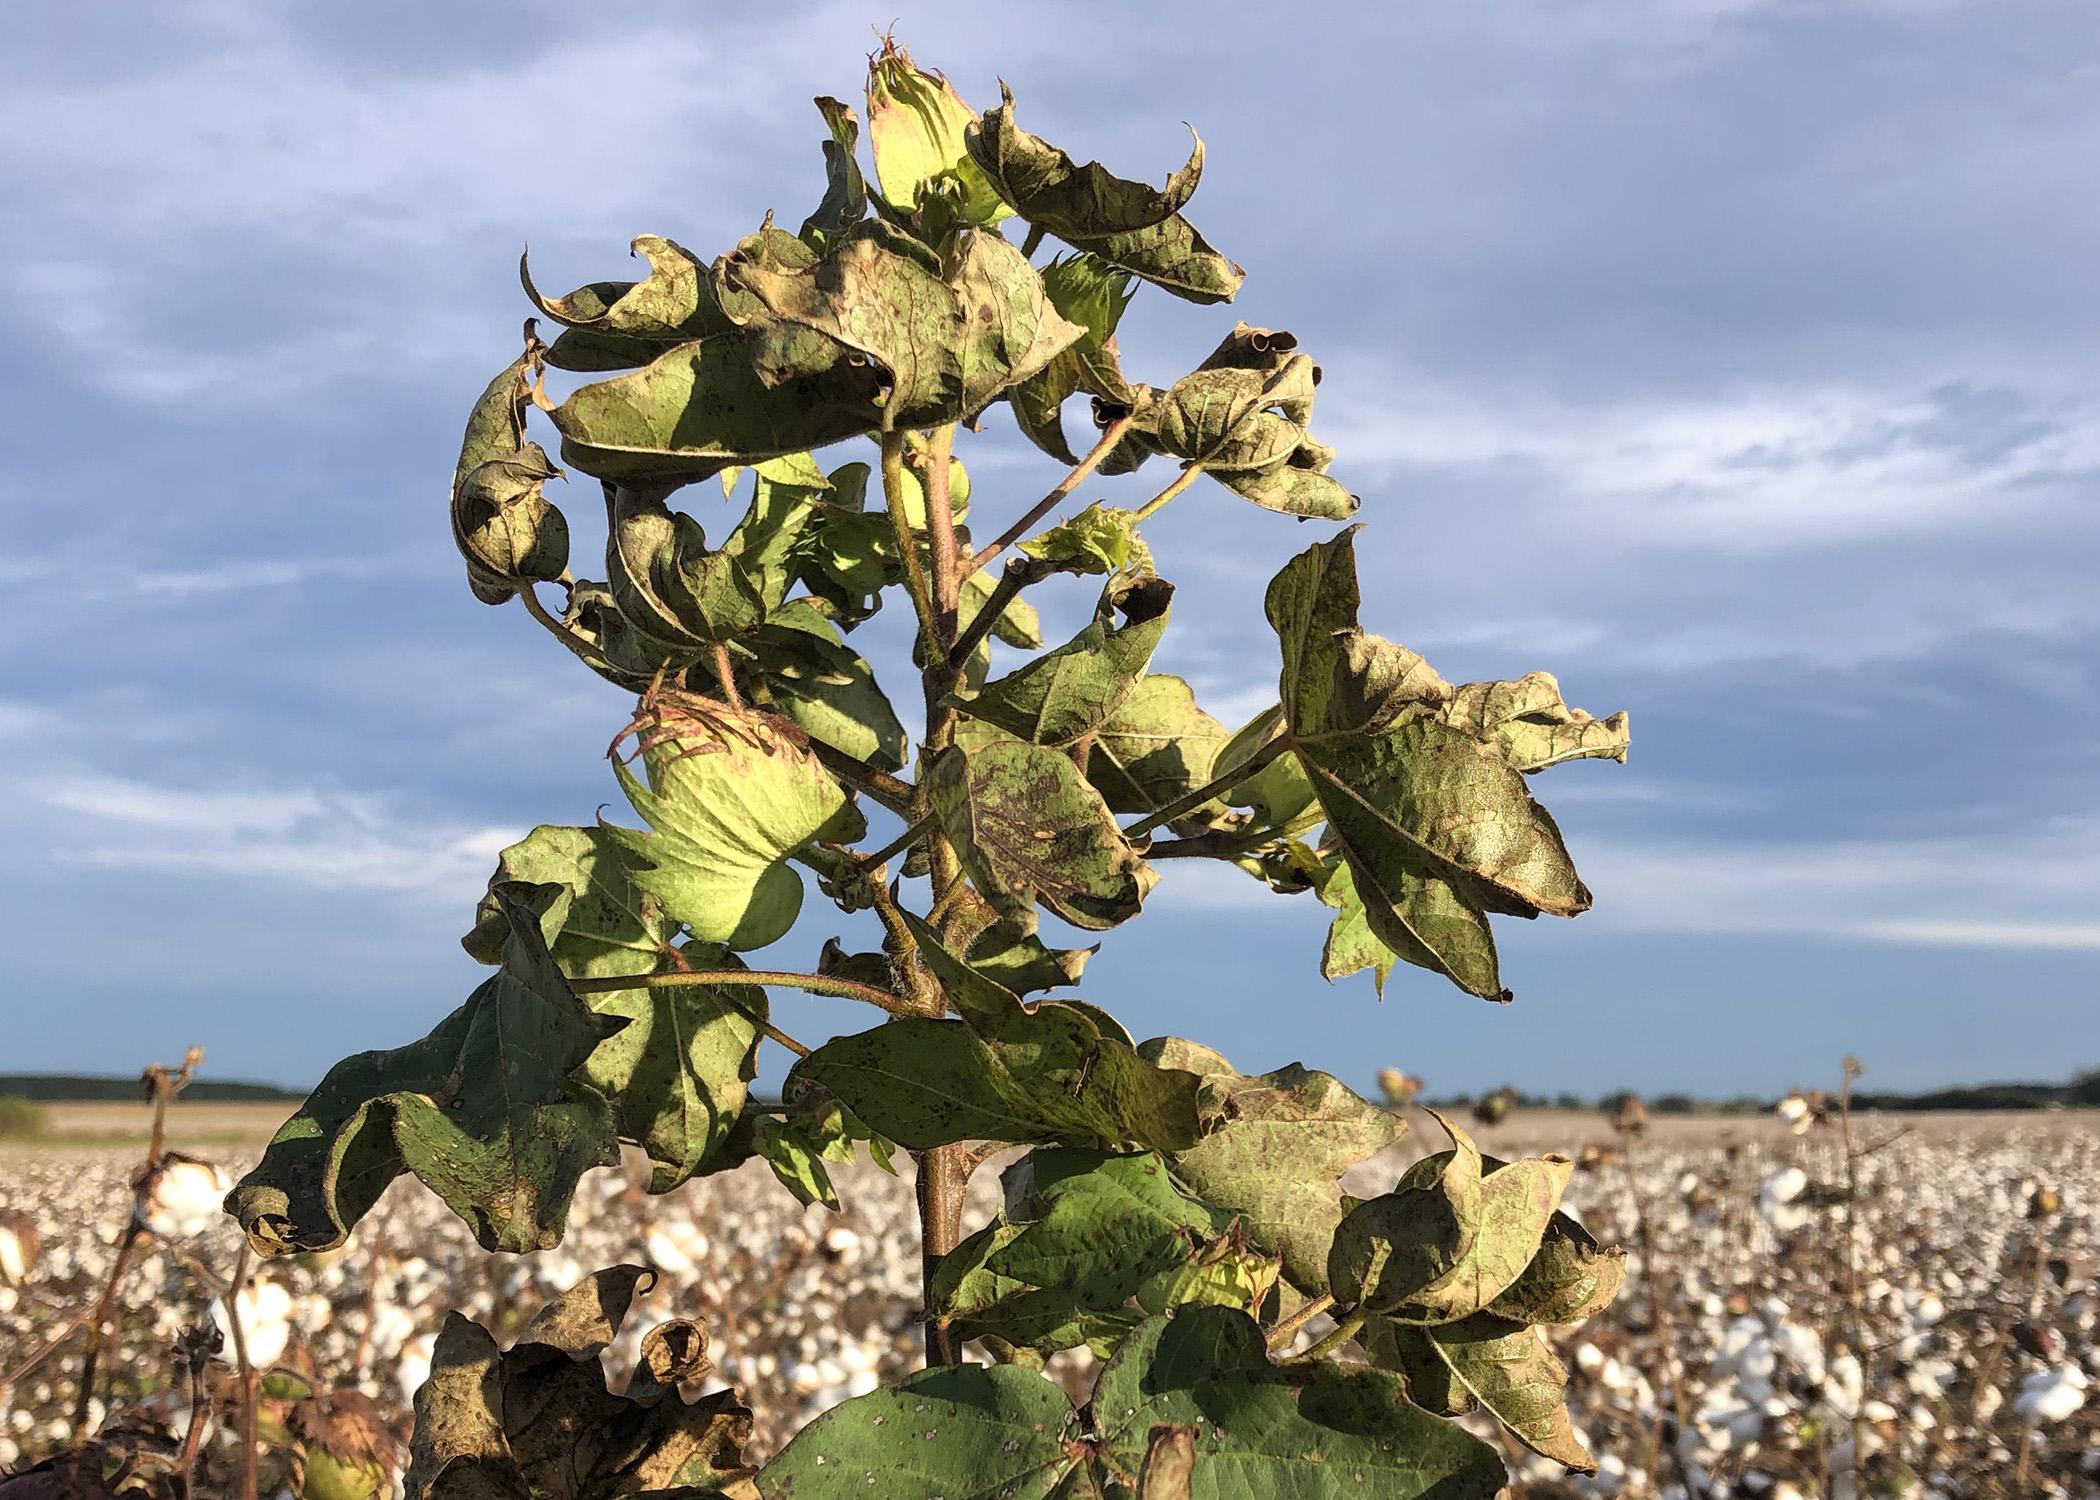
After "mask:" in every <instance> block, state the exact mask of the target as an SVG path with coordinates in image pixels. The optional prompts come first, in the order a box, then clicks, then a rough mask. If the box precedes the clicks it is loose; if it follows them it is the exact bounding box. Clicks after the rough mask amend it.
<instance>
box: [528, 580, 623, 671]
mask: <svg viewBox="0 0 2100 1500" xmlns="http://www.w3.org/2000/svg"><path fill="white" fill-rule="evenodd" d="M518 600H519V602H520V603H522V604H523V605H524V606H525V612H526V613H527V614H529V615H531V616H532V617H533V618H534V619H535V620H537V621H539V622H540V624H542V625H544V626H546V627H547V633H548V634H549V635H551V636H553V637H554V638H555V639H556V640H558V641H560V642H561V643H562V644H563V645H564V646H566V647H568V648H569V650H570V651H571V652H572V653H574V654H575V655H576V656H577V657H578V658H579V659H581V660H582V661H584V662H585V663H587V664H589V665H591V666H595V667H604V668H605V669H606V670H607V671H617V670H618V669H617V668H616V667H614V666H613V664H612V661H611V659H610V658H608V657H607V656H606V654H605V653H604V652H603V651H600V650H599V649H598V648H597V647H596V646H594V645H593V644H591V642H589V641H587V640H585V639H584V638H583V637H582V636H581V635H578V634H577V633H576V632H575V631H574V630H572V629H570V628H569V626H568V624H567V623H566V622H565V621H562V620H558V619H556V618H555V617H554V613H553V611H551V610H550V609H548V608H547V606H546V605H545V604H542V603H541V602H540V596H539V595H538V594H537V593H535V592H533V586H532V585H531V584H529V583H528V584H526V585H525V586H524V587H523V588H521V589H519V590H518Z"/></svg>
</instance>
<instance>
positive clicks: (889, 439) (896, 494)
mask: <svg viewBox="0 0 2100 1500" xmlns="http://www.w3.org/2000/svg"><path fill="white" fill-rule="evenodd" d="M883 422H884V426H883V430H882V503H883V508H884V509H885V510H887V511H888V512H889V515H890V530H891V532H892V534H893V535H894V536H895V537H896V541H897V552H898V562H899V565H900V566H901V567H902V568H903V569H904V590H905V592H906V593H908V594H910V595H911V607H912V610H913V611H914V613H916V614H917V615H918V617H919V636H920V650H921V651H922V652H923V654H924V655H925V658H926V660H927V661H929V662H934V661H939V660H940V658H941V653H940V649H939V645H938V643H937V640H936V638H935V635H934V628H933V621H934V606H933V595H932V593H931V592H930V591H929V589H928V587H927V583H926V570H925V569H924V568H923V567H921V566H920V563H919V534H918V533H917V532H916V531H914V530H912V525H911V517H910V516H908V515H906V514H905V513H904V434H903V433H901V432H898V431H897V430H896V429H894V428H892V427H890V426H889V425H888V422H889V417H888V414H887V413H885V414H884V417H883Z"/></svg>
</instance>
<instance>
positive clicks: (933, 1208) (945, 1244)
mask: <svg viewBox="0 0 2100 1500" xmlns="http://www.w3.org/2000/svg"><path fill="white" fill-rule="evenodd" d="M965 1149H967V1148H965V1147H963V1146H961V1145H959V1144H958V1145H954V1146H938V1147H935V1148H934V1149H933V1150H931V1151H922V1152H920V1153H919V1154H918V1155H917V1157H915V1158H914V1160H915V1161H916V1163H917V1165H918V1169H919V1180H918V1200H919V1229H920V1241H919V1245H920V1251H919V1269H920V1298H921V1305H922V1306H923V1307H924V1308H925V1309H926V1363H927V1364H928V1365H953V1364H960V1363H961V1362H962V1350H961V1349H960V1348H959V1347H958V1346H957V1344H956V1341H955V1335H954V1333H953V1331H951V1330H950V1329H949V1327H948V1325H947V1323H946V1322H945V1321H944V1320H942V1319H939V1318H936V1317H935V1316H934V1315H933V1278H934V1275H935V1273H937V1272H938V1271H939V1270H940V1267H941V1260H942V1258H943V1257H945V1256H946V1255H947V1254H948V1252H949V1251H951V1250H953V1249H954V1248H955V1246H956V1243H957V1242H958V1241H959V1240H960V1239H961V1238H962V1236H961V1233H960V1230H961V1220H962V1198H963V1172H962V1167H963V1159H962V1153H963V1152H964V1150H965Z"/></svg>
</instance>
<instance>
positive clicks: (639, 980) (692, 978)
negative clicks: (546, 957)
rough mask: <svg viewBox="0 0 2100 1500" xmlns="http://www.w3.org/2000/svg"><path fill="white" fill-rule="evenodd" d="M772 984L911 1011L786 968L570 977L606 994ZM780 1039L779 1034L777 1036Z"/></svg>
mask: <svg viewBox="0 0 2100 1500" xmlns="http://www.w3.org/2000/svg"><path fill="white" fill-rule="evenodd" d="M738 984H744V985H771V986H778V987H779V988H781V989H784V990H807V991H808V992H809V993H810V994H812V995H836V996H837V997H839V998H840V999H842V1000H865V1001H866V1002H867V1003H868V1004H870V1005H877V1006H880V1007H881V1008H882V1009H884V1010H886V1011H890V1012H892V1013H893V1014H896V1015H909V1014H911V1004H910V1002H909V1001H907V1000H906V999H905V998H904V997H903V996H902V995H899V994H897V993H895V992H894V991H891V990H885V989H879V988H877V987H876V986H875V985H872V984H862V983H860V982H859V981H858V980H854V979H840V978H839V977H838V976H837V975H834V974H796V973H790V972H788V971H786V970H783V969H687V970H683V971H678V972H673V973H667V974H613V975H603V976H599V977H596V978H591V979H571V980H570V981H569V988H570V989H572V990H574V991H575V992H576V993H577V994H579V995H606V994H611V993H612V992H614V991H616V990H661V989H678V988H681V987H684V986H687V985H709V986H715V985H738ZM775 1040H776V1041H777V1040H779V1038H775Z"/></svg>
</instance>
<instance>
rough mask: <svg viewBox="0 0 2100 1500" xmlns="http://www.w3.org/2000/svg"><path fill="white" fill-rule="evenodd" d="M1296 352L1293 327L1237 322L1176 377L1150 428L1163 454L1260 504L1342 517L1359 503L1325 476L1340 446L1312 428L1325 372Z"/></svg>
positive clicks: (1303, 513)
mask: <svg viewBox="0 0 2100 1500" xmlns="http://www.w3.org/2000/svg"><path fill="white" fill-rule="evenodd" d="M1297 348H1298V341H1297V339H1296V338H1294V337H1293V336H1292V335H1290V334H1288V333H1277V332H1272V331H1271V330H1269V329H1266V328H1250V327H1249V326H1248V325H1247V324H1245V323H1241V324H1238V325H1237V326H1235V327H1234V329H1233V330H1232V332H1231V333H1229V334H1227V335H1226V337H1225V341H1224V343H1222V344H1220V345H1219V346H1218V347H1217V349H1216V350H1215V351H1213V352H1212V354H1211V356H1210V357H1209V358H1208V359H1206V360H1205V361H1204V362H1203V363H1202V364H1200V365H1198V366H1197V367H1196V368H1195V369H1194V370H1193V371H1191V372H1190V373H1189V374H1187V375H1184V376H1183V377H1182V378H1181V379H1179V380H1177V381H1175V382H1174V384H1173V385H1172V387H1170V388H1169V389H1168V391H1167V393H1166V396H1165V397H1164V398H1163V399H1162V400H1161V401H1160V402H1159V403H1158V405H1157V408H1156V409H1155V410H1154V411H1153V412H1152V413H1151V415H1150V417H1149V425H1150V428H1151V431H1152V434H1153V436H1154V439H1155V440H1156V441H1157V442H1158V444H1159V446H1160V448H1161V449H1162V450H1163V451H1164V452H1166V453H1169V454H1171V455H1173V456H1174V457H1176V458H1179V459H1181V460H1183V461H1184V462H1187V463H1197V464H1201V465H1203V470H1204V472H1205V473H1206V474H1209V475H1210V476H1211V477H1213V478H1215V479H1217V480H1218V481H1219V482H1220V483H1222V484H1224V485H1226V486H1227V487H1228V488H1230V489H1231V490H1233V491H1234V492H1235V493H1237V494H1239V495H1241V496H1243V497H1244V498H1246V499H1248V500H1252V501H1253V502H1254V503H1255V504H1256V505H1260V506H1263V507H1265V508H1267V509H1269V510H1276V511H1282V512H1284V513H1285V514H1288V515H1294V516H1309V517H1317V518H1319V519H1322V520H1345V519H1347V518H1348V517H1350V516H1352V515H1354V514H1355V513H1356V510H1357V505H1358V501H1357V499H1356V497H1355V496H1354V495H1352V494H1350V493H1349V492H1348V491H1347V490H1345V489H1343V488H1342V486H1341V485H1340V484H1339V483H1338V482H1336V481H1335V480H1333V479H1330V478H1329V477H1328V476H1327V465H1328V464H1329V463H1330V462H1332V460H1333V458H1334V450H1333V449H1332V448H1329V447H1327V446H1325V445H1324V444H1321V443H1317V442H1315V441H1313V439H1312V436H1311V434H1309V433H1308V432H1307V431H1306V424H1307V423H1309V422H1310V421H1311V420H1312V409H1313V388H1314V387H1315V386H1316V385H1318V384H1319V382H1320V371H1319V367H1318V366H1317V365H1315V364H1314V363H1313V362H1312V361H1311V360H1310V359H1309V358H1307V357H1306V356H1305V355H1303V354H1300V353H1298V352H1297Z"/></svg>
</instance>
